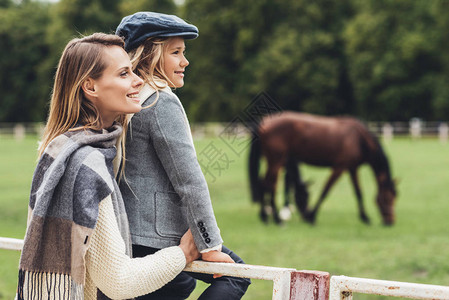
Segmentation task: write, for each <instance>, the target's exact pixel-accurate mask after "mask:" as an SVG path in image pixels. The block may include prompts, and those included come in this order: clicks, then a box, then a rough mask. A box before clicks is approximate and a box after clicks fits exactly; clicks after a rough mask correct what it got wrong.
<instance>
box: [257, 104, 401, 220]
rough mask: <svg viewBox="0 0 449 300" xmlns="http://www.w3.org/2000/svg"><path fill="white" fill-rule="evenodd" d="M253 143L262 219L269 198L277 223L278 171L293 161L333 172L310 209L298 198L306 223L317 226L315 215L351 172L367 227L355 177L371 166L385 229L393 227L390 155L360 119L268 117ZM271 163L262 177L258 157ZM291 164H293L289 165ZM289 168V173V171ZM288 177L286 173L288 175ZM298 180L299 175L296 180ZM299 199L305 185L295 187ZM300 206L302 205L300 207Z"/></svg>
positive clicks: (292, 114)
mask: <svg viewBox="0 0 449 300" xmlns="http://www.w3.org/2000/svg"><path fill="white" fill-rule="evenodd" d="M253 135H254V136H255V139H254V141H253V143H252V145H251V151H250V158H249V173H250V183H251V192H252V197H253V200H254V201H256V202H260V203H261V205H262V208H261V212H260V214H261V218H262V220H264V221H265V222H266V221H267V213H266V211H265V209H264V207H265V204H266V200H267V199H266V194H267V193H268V194H269V196H270V201H271V207H272V210H273V216H274V219H275V221H276V222H278V223H280V222H281V221H280V218H279V216H278V212H277V209H276V205H275V200H274V195H275V192H276V183H277V179H278V173H279V171H280V169H281V168H283V167H284V166H289V165H290V168H291V170H293V171H294V168H292V167H291V161H292V159H293V161H294V162H295V163H305V164H309V165H313V166H318V167H330V168H332V174H331V176H330V177H329V179H328V180H327V183H326V185H325V186H324V189H323V191H322V192H321V195H320V197H319V199H318V202H317V203H316V205H315V207H314V208H313V209H312V210H308V209H307V208H306V207H305V206H307V204H305V203H306V202H304V201H307V199H304V198H303V199H300V198H299V197H298V196H297V197H296V202H297V205H298V208H299V210H300V212H301V213H302V214H303V217H304V218H305V219H306V221H309V222H310V223H314V222H315V218H316V214H317V212H318V209H319V207H320V205H321V204H322V203H323V201H324V199H325V197H326V195H327V193H328V192H329V190H330V188H331V187H332V186H333V184H334V183H335V182H336V181H337V179H338V178H339V177H340V176H341V174H342V173H343V172H344V171H346V170H348V171H349V174H350V176H351V180H352V184H353V186H354V190H355V194H356V196H357V201H358V208H359V215H360V218H361V220H362V221H363V222H364V223H367V224H369V223H370V220H369V218H368V216H367V214H366V212H365V208H364V206H363V199H362V193H361V191H360V186H359V181H358V177H357V169H358V168H359V167H360V165H362V164H364V163H367V164H369V165H370V166H371V168H372V170H373V172H374V175H375V178H376V181H377V187H378V193H377V204H378V206H379V209H380V213H381V215H382V218H383V223H384V224H385V225H392V224H393V223H394V200H395V198H396V190H395V183H394V181H393V180H392V178H391V174H390V167H389V164H388V160H387V157H386V155H385V153H384V151H383V149H382V147H381V145H380V143H379V141H378V139H377V138H376V137H375V136H374V135H373V134H372V133H370V132H369V131H368V129H367V128H366V127H365V126H364V125H363V124H362V123H361V122H360V121H359V120H357V119H354V118H351V117H335V118H331V117H321V116H314V115H310V114H303V113H295V112H283V113H280V114H276V115H270V116H267V117H265V118H264V119H263V120H262V122H261V123H260V125H259V126H258V128H257V130H255V131H253ZM261 156H265V158H266V160H267V172H266V175H265V178H264V179H262V180H261V179H259V168H260V166H259V165H260V157H261ZM289 161H290V163H289ZM287 170H288V169H287ZM287 175H288V173H287ZM294 177H295V178H296V179H295V180H297V178H298V176H297V175H295V176H294ZM296 186H297V187H298V188H297V192H296V195H300V194H304V193H301V188H302V189H305V186H304V185H302V187H301V185H300V184H296ZM300 206H302V207H300Z"/></svg>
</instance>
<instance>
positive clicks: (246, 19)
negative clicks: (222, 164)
mask: <svg viewBox="0 0 449 300" xmlns="http://www.w3.org/2000/svg"><path fill="white" fill-rule="evenodd" d="M183 13H184V16H185V17H186V18H187V19H188V20H189V21H192V22H193V23H194V24H196V25H197V26H198V27H199V29H200V38H199V39H198V40H196V41H193V42H192V43H189V45H188V48H189V50H188V54H189V58H191V60H192V66H190V67H189V69H190V70H189V71H188V74H187V75H188V77H187V79H186V80H187V85H186V87H185V88H183V89H182V90H181V91H180V93H182V94H183V99H185V98H188V99H190V102H188V110H189V111H190V112H191V113H192V115H193V116H194V119H196V120H208V119H211V118H218V119H220V120H230V119H231V118H232V117H234V116H236V115H239V114H240V112H241V111H242V110H243V109H244V107H245V106H246V105H248V104H249V103H250V101H251V100H252V98H253V97H254V96H255V95H257V94H258V93H260V92H262V91H266V92H267V93H268V94H269V95H271V96H272V97H273V98H274V99H275V100H276V101H278V104H279V105H281V106H282V107H283V108H285V109H295V110H307V111H310V112H315V113H325V114H332V113H333V114H335V113H343V112H348V111H349V110H350V109H351V108H352V102H353V97H352V89H351V87H350V82H349V79H348V75H347V70H346V64H345V57H344V51H343V50H344V48H343V45H342V37H341V34H340V33H341V31H342V27H343V25H344V23H345V20H347V19H348V18H349V17H350V16H351V15H352V9H351V4H350V2H349V1H338V2H335V1H326V0H322V1H313V2H310V1H306V0H300V1H288V0H284V1H270V0H262V1H257V2H248V1H243V0H235V1H231V2H228V3H226V4H225V3H223V4H222V5H220V6H219V7H217V6H216V5H215V2H213V1H209V0H202V1H191V2H187V3H186V6H185V7H184V10H183ZM189 80H190V82H189ZM184 96H187V97H184Z"/></svg>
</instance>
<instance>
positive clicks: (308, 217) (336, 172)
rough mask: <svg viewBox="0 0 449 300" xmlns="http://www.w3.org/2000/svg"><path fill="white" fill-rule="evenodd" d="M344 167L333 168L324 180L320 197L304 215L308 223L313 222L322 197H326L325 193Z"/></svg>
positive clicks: (322, 199)
mask: <svg viewBox="0 0 449 300" xmlns="http://www.w3.org/2000/svg"><path fill="white" fill-rule="evenodd" d="M343 171H344V169H333V170H332V174H331V176H330V177H329V179H328V180H327V182H326V185H325V186H324V189H323V191H322V192H321V195H320V198H319V199H318V202H317V203H316V205H315V208H314V209H313V210H312V211H310V212H308V213H307V215H306V221H308V222H310V223H312V224H313V223H315V218H316V213H317V211H318V209H319V208H320V205H321V203H323V201H324V198H326V195H327V193H328V192H329V190H330V188H331V187H332V186H333V185H334V183H335V181H337V179H338V178H339V177H340V175H341V174H342V173H343Z"/></svg>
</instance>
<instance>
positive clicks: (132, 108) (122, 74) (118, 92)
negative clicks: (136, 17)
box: [83, 46, 143, 128]
mask: <svg viewBox="0 0 449 300" xmlns="http://www.w3.org/2000/svg"><path fill="white" fill-rule="evenodd" d="M103 59H104V61H106V62H108V66H107V67H106V69H105V70H104V71H103V74H102V75H101V77H100V78H98V79H91V78H90V79H88V80H87V81H86V83H85V84H84V85H83V90H84V92H85V94H86V96H87V97H88V99H90V100H91V101H92V102H93V104H94V105H95V107H96V108H97V109H98V111H99V113H100V116H101V119H102V121H103V124H104V126H105V128H107V127H110V126H111V125H112V123H113V122H114V120H115V119H116V118H117V117H118V116H119V115H121V114H123V113H136V112H139V111H140V110H141V109H142V107H141V105H140V103H139V89H140V87H141V86H142V84H143V80H142V79H140V78H139V77H138V76H137V75H136V74H134V73H133V72H132V66H131V62H130V60H129V57H128V54H126V52H125V50H123V49H122V48H120V47H118V46H110V47H106V48H105V49H104V51H103Z"/></svg>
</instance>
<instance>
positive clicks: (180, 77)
mask: <svg viewBox="0 0 449 300" xmlns="http://www.w3.org/2000/svg"><path fill="white" fill-rule="evenodd" d="M185 51H186V46H185V44H184V39H183V38H181V37H173V38H170V39H169V40H168V41H167V44H166V45H165V48H164V53H163V58H164V66H163V69H164V73H165V75H167V77H168V79H170V81H171V82H169V84H170V87H172V88H180V87H183V86H184V71H185V69H186V67H187V66H188V65H189V61H188V60H187V58H186V57H185Z"/></svg>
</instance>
